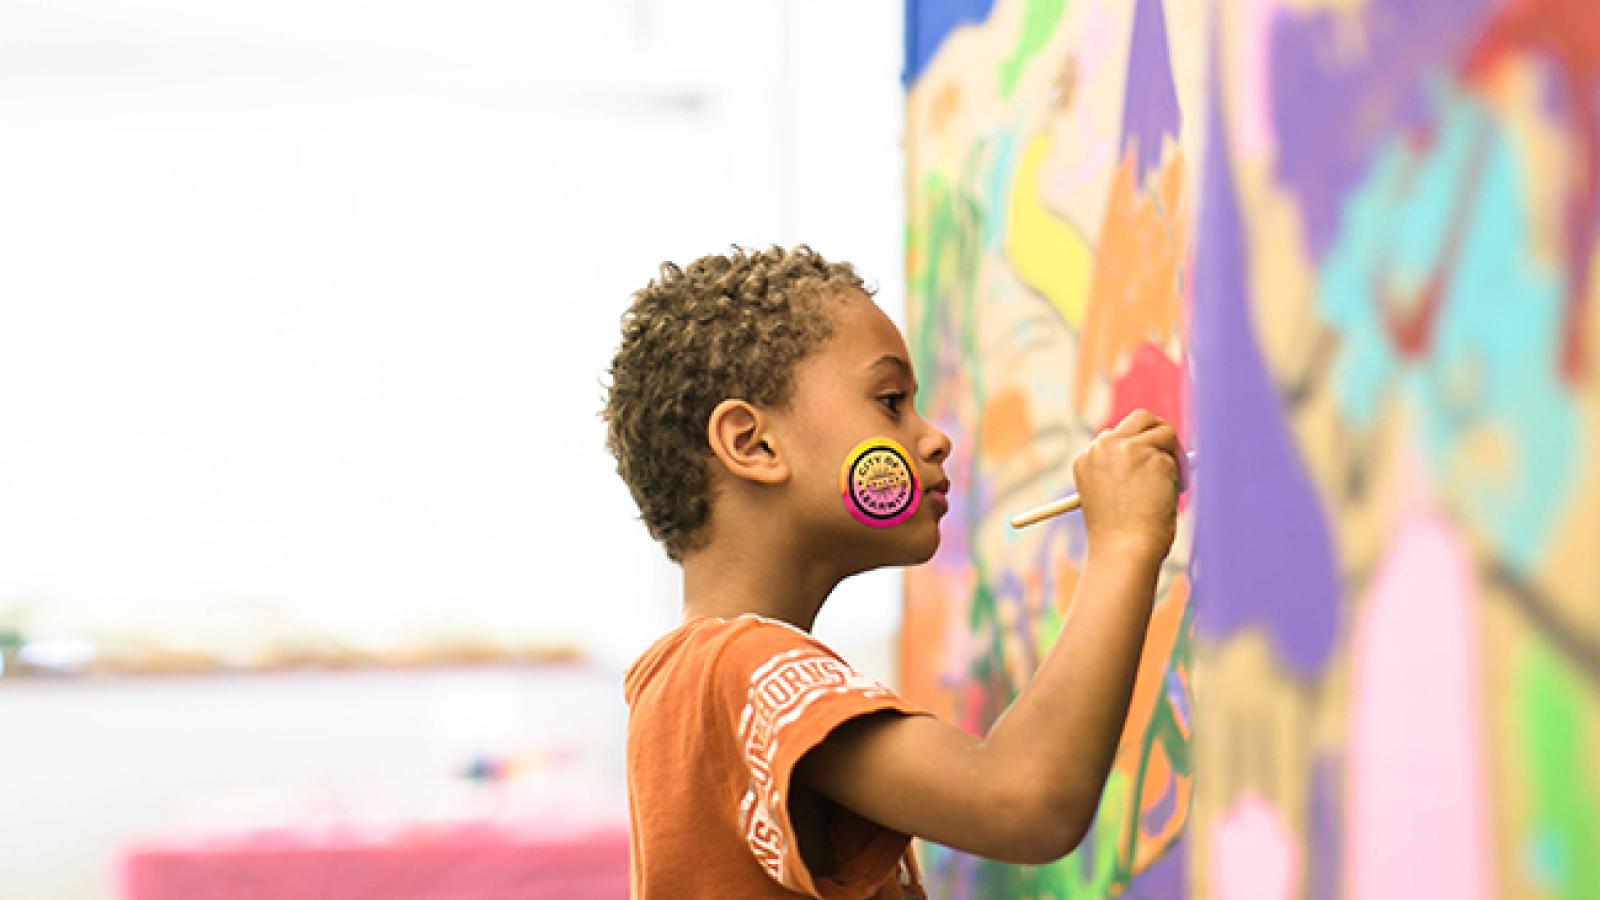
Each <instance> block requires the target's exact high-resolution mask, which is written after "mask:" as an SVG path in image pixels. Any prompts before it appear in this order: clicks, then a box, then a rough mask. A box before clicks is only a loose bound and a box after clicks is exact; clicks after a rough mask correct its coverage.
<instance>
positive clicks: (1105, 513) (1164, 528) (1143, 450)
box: [1072, 409, 1184, 560]
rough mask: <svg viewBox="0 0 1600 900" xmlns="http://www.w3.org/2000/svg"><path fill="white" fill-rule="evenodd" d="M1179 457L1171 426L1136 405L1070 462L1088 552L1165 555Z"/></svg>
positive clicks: (1173, 522)
mask: <svg viewBox="0 0 1600 900" xmlns="http://www.w3.org/2000/svg"><path fill="white" fill-rule="evenodd" d="M1182 459H1183V449H1182V447H1180V446H1179V445H1178V433H1177V432H1176V431H1174V430H1173V429H1172V426H1170V425H1168V424H1167V423H1166V422H1163V421H1162V420H1161V419H1160V418H1159V417H1157V416H1155V415H1154V414H1152V413H1149V412H1146V411H1145V410H1142V409H1136V410H1134V411H1133V412H1131V413H1129V414H1128V416H1127V418H1125V419H1123V420H1122V422H1121V424H1119V425H1117V427H1115V428H1113V429H1111V430H1110V431H1106V432H1102V433H1101V434H1100V436H1099V437H1097V438H1095V440H1094V443H1092V444H1090V445H1089V446H1088V447H1086V448H1084V450H1083V452H1081V453H1079V454H1078V455H1077V457H1076V458H1074V459H1073V460H1072V476H1073V478H1074V480H1075V481H1076V482H1077V488H1078V496H1079V497H1081V498H1083V524H1084V529H1085V530H1086V531H1087V532H1088V538H1089V550H1090V552H1093V551H1094V550H1095V549H1096V548H1115V550H1114V551H1113V552H1119V553H1121V552H1135V553H1148V554H1152V555H1153V557H1154V558H1155V559H1158V560H1159V559H1162V558H1164V557H1165V556H1166V555H1167V553H1168V551H1170V550H1171V549H1172V540H1173V537H1174V536H1175V535H1176V533H1177V517H1178V491H1179V488H1180V487H1181V485H1182V484H1183V476H1184V472H1183V466H1182V463H1181V462H1180V460H1182Z"/></svg>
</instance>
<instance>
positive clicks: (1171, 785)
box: [1139, 779, 1178, 837]
mask: <svg viewBox="0 0 1600 900" xmlns="http://www.w3.org/2000/svg"><path fill="white" fill-rule="evenodd" d="M1177 811H1178V782H1177V780H1176V779H1170V780H1167V781H1163V782H1162V783H1161V796H1160V797H1158V798H1156V802H1155V805H1153V806H1151V807H1150V808H1149V809H1147V810H1145V811H1144V812H1143V813H1141V814H1140V815H1139V830H1140V831H1142V832H1147V833H1150V834H1160V833H1161V830H1162V829H1163V828H1166V827H1167V823H1168V822H1171V821H1172V817H1173V815H1174V814H1175V813H1177ZM1141 837H1143V835H1141Z"/></svg>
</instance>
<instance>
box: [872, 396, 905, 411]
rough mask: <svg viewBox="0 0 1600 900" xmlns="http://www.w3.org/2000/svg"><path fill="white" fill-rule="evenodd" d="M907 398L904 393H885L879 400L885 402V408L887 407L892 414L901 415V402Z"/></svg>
mask: <svg viewBox="0 0 1600 900" xmlns="http://www.w3.org/2000/svg"><path fill="white" fill-rule="evenodd" d="M905 399H906V395H905V394H903V393H902V394H884V395H883V396H881V397H879V398H878V402H879V403H882V404H883V408H884V409H887V410H888V411H889V412H890V413H891V414H893V415H899V414H900V404H902V403H904V402H905Z"/></svg>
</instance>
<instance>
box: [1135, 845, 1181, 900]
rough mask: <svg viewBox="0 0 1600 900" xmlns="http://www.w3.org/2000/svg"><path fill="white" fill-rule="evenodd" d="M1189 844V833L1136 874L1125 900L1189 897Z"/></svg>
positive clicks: (1162, 899) (1163, 899) (1166, 899)
mask: <svg viewBox="0 0 1600 900" xmlns="http://www.w3.org/2000/svg"><path fill="white" fill-rule="evenodd" d="M1188 841H1189V833H1188V832H1187V831H1186V832H1184V833H1183V834H1182V835H1180V836H1179V838H1178V839H1177V841H1175V842H1173V844H1172V846H1171V847H1168V848H1167V852H1165V853H1163V854H1162V855H1161V857H1160V858H1159V859H1157V860H1156V861H1155V862H1153V863H1151V864H1150V868H1148V869H1145V870H1144V871H1143V872H1140V873H1139V874H1138V875H1135V876H1134V878H1133V881H1132V883H1130V884H1129V885H1128V891H1127V893H1125V894H1123V895H1122V896H1123V897H1124V898H1125V900H1171V898H1173V897H1187V896H1189V890H1188V888H1189V848H1188V847H1187V846H1185V845H1186V844H1187V843H1188Z"/></svg>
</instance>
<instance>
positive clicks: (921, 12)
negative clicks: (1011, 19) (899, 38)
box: [902, 0, 994, 87]
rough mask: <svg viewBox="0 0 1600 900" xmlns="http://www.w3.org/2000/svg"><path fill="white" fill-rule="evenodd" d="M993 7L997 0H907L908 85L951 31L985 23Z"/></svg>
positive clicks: (905, 78) (905, 76)
mask: <svg viewBox="0 0 1600 900" xmlns="http://www.w3.org/2000/svg"><path fill="white" fill-rule="evenodd" d="M993 10H994V0H906V69H905V73H904V75H903V76H902V78H903V79H904V81H905V84H906V86H907V87H910V86H911V85H913V84H916V82H917V77H918V76H920V75H921V74H922V70H923V69H925V68H927V66H928V61H929V60H931V59H933V54H934V53H936V52H938V50H939V45H941V44H943V43H944V39H945V38H947V37H949V36H950V32H952V31H955V30H956V29H957V28H959V27H961V26H962V25H979V24H982V23H983V22H985V21H986V20H988V18H989V13H990V12H992V11H993Z"/></svg>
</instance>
